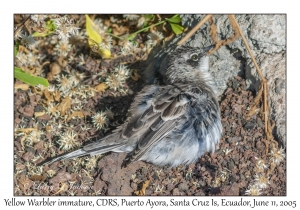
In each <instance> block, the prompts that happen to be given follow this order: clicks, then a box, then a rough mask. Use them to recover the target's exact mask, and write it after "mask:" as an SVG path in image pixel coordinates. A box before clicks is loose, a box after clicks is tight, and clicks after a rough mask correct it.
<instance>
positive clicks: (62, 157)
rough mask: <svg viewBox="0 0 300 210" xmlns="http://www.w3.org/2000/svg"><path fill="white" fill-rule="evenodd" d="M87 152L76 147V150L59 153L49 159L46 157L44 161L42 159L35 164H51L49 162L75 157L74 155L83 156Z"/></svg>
mask: <svg viewBox="0 0 300 210" xmlns="http://www.w3.org/2000/svg"><path fill="white" fill-rule="evenodd" d="M87 154H88V153H87V152H86V151H84V150H83V149H78V150H75V151H73V152H70V153H67V154H63V155H60V156H58V157H55V158H53V159H50V160H49V159H47V160H45V161H43V162H41V163H39V164H37V165H38V166H41V165H46V164H51V163H53V162H56V161H59V160H68V159H71V158H75V157H81V156H84V155H87Z"/></svg>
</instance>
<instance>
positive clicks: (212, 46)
mask: <svg viewBox="0 0 300 210" xmlns="http://www.w3.org/2000/svg"><path fill="white" fill-rule="evenodd" d="M214 47H215V45H214V44H213V45H210V46H208V47H205V48H204V51H203V52H205V53H206V52H208V51H209V50H210V49H212V48H214Z"/></svg>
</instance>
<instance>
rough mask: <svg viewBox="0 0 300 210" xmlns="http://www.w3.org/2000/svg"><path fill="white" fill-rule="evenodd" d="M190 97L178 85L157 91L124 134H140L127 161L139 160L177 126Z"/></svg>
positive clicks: (127, 136)
mask: <svg viewBox="0 0 300 210" xmlns="http://www.w3.org/2000/svg"><path fill="white" fill-rule="evenodd" d="M190 97H191V96H189V95H187V94H185V93H184V92H183V91H181V90H180V88H178V87H176V86H172V85H169V86H166V87H164V88H161V89H160V90H159V92H157V94H156V96H155V97H154V98H153V100H152V103H151V106H150V107H149V108H148V109H146V110H145V111H144V112H143V113H142V114H141V115H140V116H133V117H132V118H131V120H130V121H129V122H128V124H127V127H126V128H125V129H124V130H123V133H122V135H123V137H124V138H130V137H133V136H138V141H137V145H136V148H135V149H134V150H133V151H132V152H131V153H130V154H129V157H128V159H130V160H127V161H130V162H131V161H135V160H138V159H139V158H140V157H142V156H143V155H144V154H145V153H146V152H147V151H148V150H149V149H150V148H151V146H152V145H153V144H155V143H156V142H158V141H160V140H162V139H163V138H164V137H166V136H167V135H168V134H169V133H170V132H171V131H172V130H173V129H174V128H175V127H176V125H177V122H178V121H179V120H180V117H181V116H182V115H184V114H185V112H186V106H187V104H188V103H189V98H190Z"/></svg>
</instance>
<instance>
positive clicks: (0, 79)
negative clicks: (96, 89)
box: [0, 0, 300, 209]
mask: <svg viewBox="0 0 300 210" xmlns="http://www.w3.org/2000/svg"><path fill="white" fill-rule="evenodd" d="M293 2H294V3H292V1H270V0H267V1H266V0H264V1H263V0H251V1H242V0H235V1H226V0H214V1H211V0H201V1H200V0H198V1H191V0H185V1H175V0H173V1H168V2H167V1H162V0H160V1H158V0H151V1H149V0H148V1H147V0H139V1H128V0H124V1H117V0H115V1H105V0H104V1H100V0H98V1H63V0H59V1H57V0H43V1H41V0H40V1H29V0H22V1H16V0H14V1H1V3H0V4H1V5H0V11H1V12H0V16H1V18H0V28H1V29H0V40H1V42H0V43H1V59H0V62H1V63H0V72H1V73H0V93H1V95H0V96H1V99H0V101H1V102H0V111H1V114H0V131H1V137H0V145H1V146H0V148H1V152H0V154H1V156H0V163H1V164H0V174H1V175H0V206H1V209H17V208H18V207H8V206H5V201H4V199H12V198H13V177H14V173H13V119H14V117H13V108H14V103H13V15H14V14H15V13H60V14H64V13H80V14H85V13H107V14H116V13H119V14H124V13H141V14H144V13H151V14H157V13H172V14H179V13H180V14H186V13H191V14H194V13H199V14H201V13H206V14H207V13H219V14H222V13H233V14H234V13H238V14H241V13H257V14H261V13H264V14H266V13H269V14H273V13H281V14H282V13H284V14H287V196H284V197H258V198H255V197H243V199H244V200H250V201H251V202H253V199H257V200H264V201H271V200H277V202H278V203H279V201H280V200H287V201H297V207H296V209H298V208H299V206H300V199H299V197H300V196H299V189H300V184H299V183H300V182H299V174H300V170H299V168H300V166H299V165H300V164H299V162H300V160H299V157H300V156H299V154H300V151H299V150H300V146H299V141H300V138H299V134H298V132H299V131H300V128H299V124H300V123H299V119H300V118H299V117H300V116H299V106H300V99H299V97H300V87H299V86H298V85H299V83H300V81H299V76H300V73H299V72H300V68H299V61H300V58H299V41H298V39H299V33H300V27H299V25H300V24H299V20H300V18H299V15H298V14H299V11H298V9H297V8H299V5H298V6H297V4H296V3H295V2H296V1H293ZM4 3H5V5H4ZM27 198H36V199H38V200H41V199H42V197H16V199H17V200H27ZM102 198H103V197H102ZM110 198H113V197H110ZM122 198H125V199H127V200H137V199H140V200H143V201H144V202H146V201H147V199H148V198H150V199H151V200H153V201H155V200H166V201H167V202H168V203H170V202H169V201H170V199H171V198H172V197H117V199H118V200H119V203H120V202H121V199H122ZM184 198H185V199H186V200H189V201H192V199H194V198H197V199H198V200H207V201H211V199H215V200H217V201H218V202H219V203H221V197H175V199H176V200H183V199H184ZM222 198H223V199H224V198H225V199H226V200H237V201H240V199H241V197H222ZM50 199H51V200H58V199H61V200H78V199H81V200H93V201H94V202H96V200H97V199H99V197H73V198H72V197H50ZM3 207H4V208H3ZM30 208H32V207H30ZM37 208H39V209H40V208H41V207H37ZM42 208H53V207H42ZM54 208H59V207H54ZM73 208H81V209H82V208H84V209H86V207H64V209H73ZM99 208H101V209H105V207H99V206H98V207H97V206H95V207H94V209H99ZM107 208H108V207H107ZM141 208H142V209H151V208H150V207H149V206H148V207H138V206H135V207H126V208H125V207H119V208H114V209H141ZM168 208H169V209H170V208H172V207H170V206H169V207H168ZM179 208H183V207H178V208H177V209H179ZM187 208H193V209H203V208H204V207H201V206H199V207H187ZM208 208H209V209H212V208H213V207H208ZM208 208H206V209H208ZM225 208H226V209H231V208H233V207H225ZM240 208H241V207H235V209H240ZM270 208H271V207H270ZM35 209H36V208H35ZM153 209H159V208H158V207H154V208H153ZM218 209H220V207H218ZM255 209H262V208H255ZM264 209H265V207H264ZM272 209H273V208H272ZM274 209H282V208H280V207H277V208H274ZM284 209H287V208H284ZM289 209H292V208H291V207H289Z"/></svg>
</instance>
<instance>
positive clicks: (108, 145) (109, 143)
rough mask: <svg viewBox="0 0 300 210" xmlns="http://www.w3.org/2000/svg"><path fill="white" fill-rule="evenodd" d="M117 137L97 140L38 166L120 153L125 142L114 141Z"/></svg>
mask: <svg viewBox="0 0 300 210" xmlns="http://www.w3.org/2000/svg"><path fill="white" fill-rule="evenodd" d="M118 136H119V134H118V133H113V134H111V135H108V136H106V137H104V138H103V139H101V140H100V141H99V140H98V141H96V142H93V143H90V144H88V145H85V146H83V147H82V148H81V149H78V150H75V151H73V152H70V153H67V154H62V155H60V156H58V157H55V158H53V159H50V160H49V159H47V160H45V161H43V162H41V163H39V164H38V166H41V165H45V164H50V163H53V162H56V161H59V160H68V159H71V158H77V157H82V156H85V155H99V154H103V153H106V152H110V151H113V152H121V151H122V150H120V148H122V147H123V146H124V144H125V143H126V142H124V141H123V142H116V141H115V140H116V138H117V137H118Z"/></svg>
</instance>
